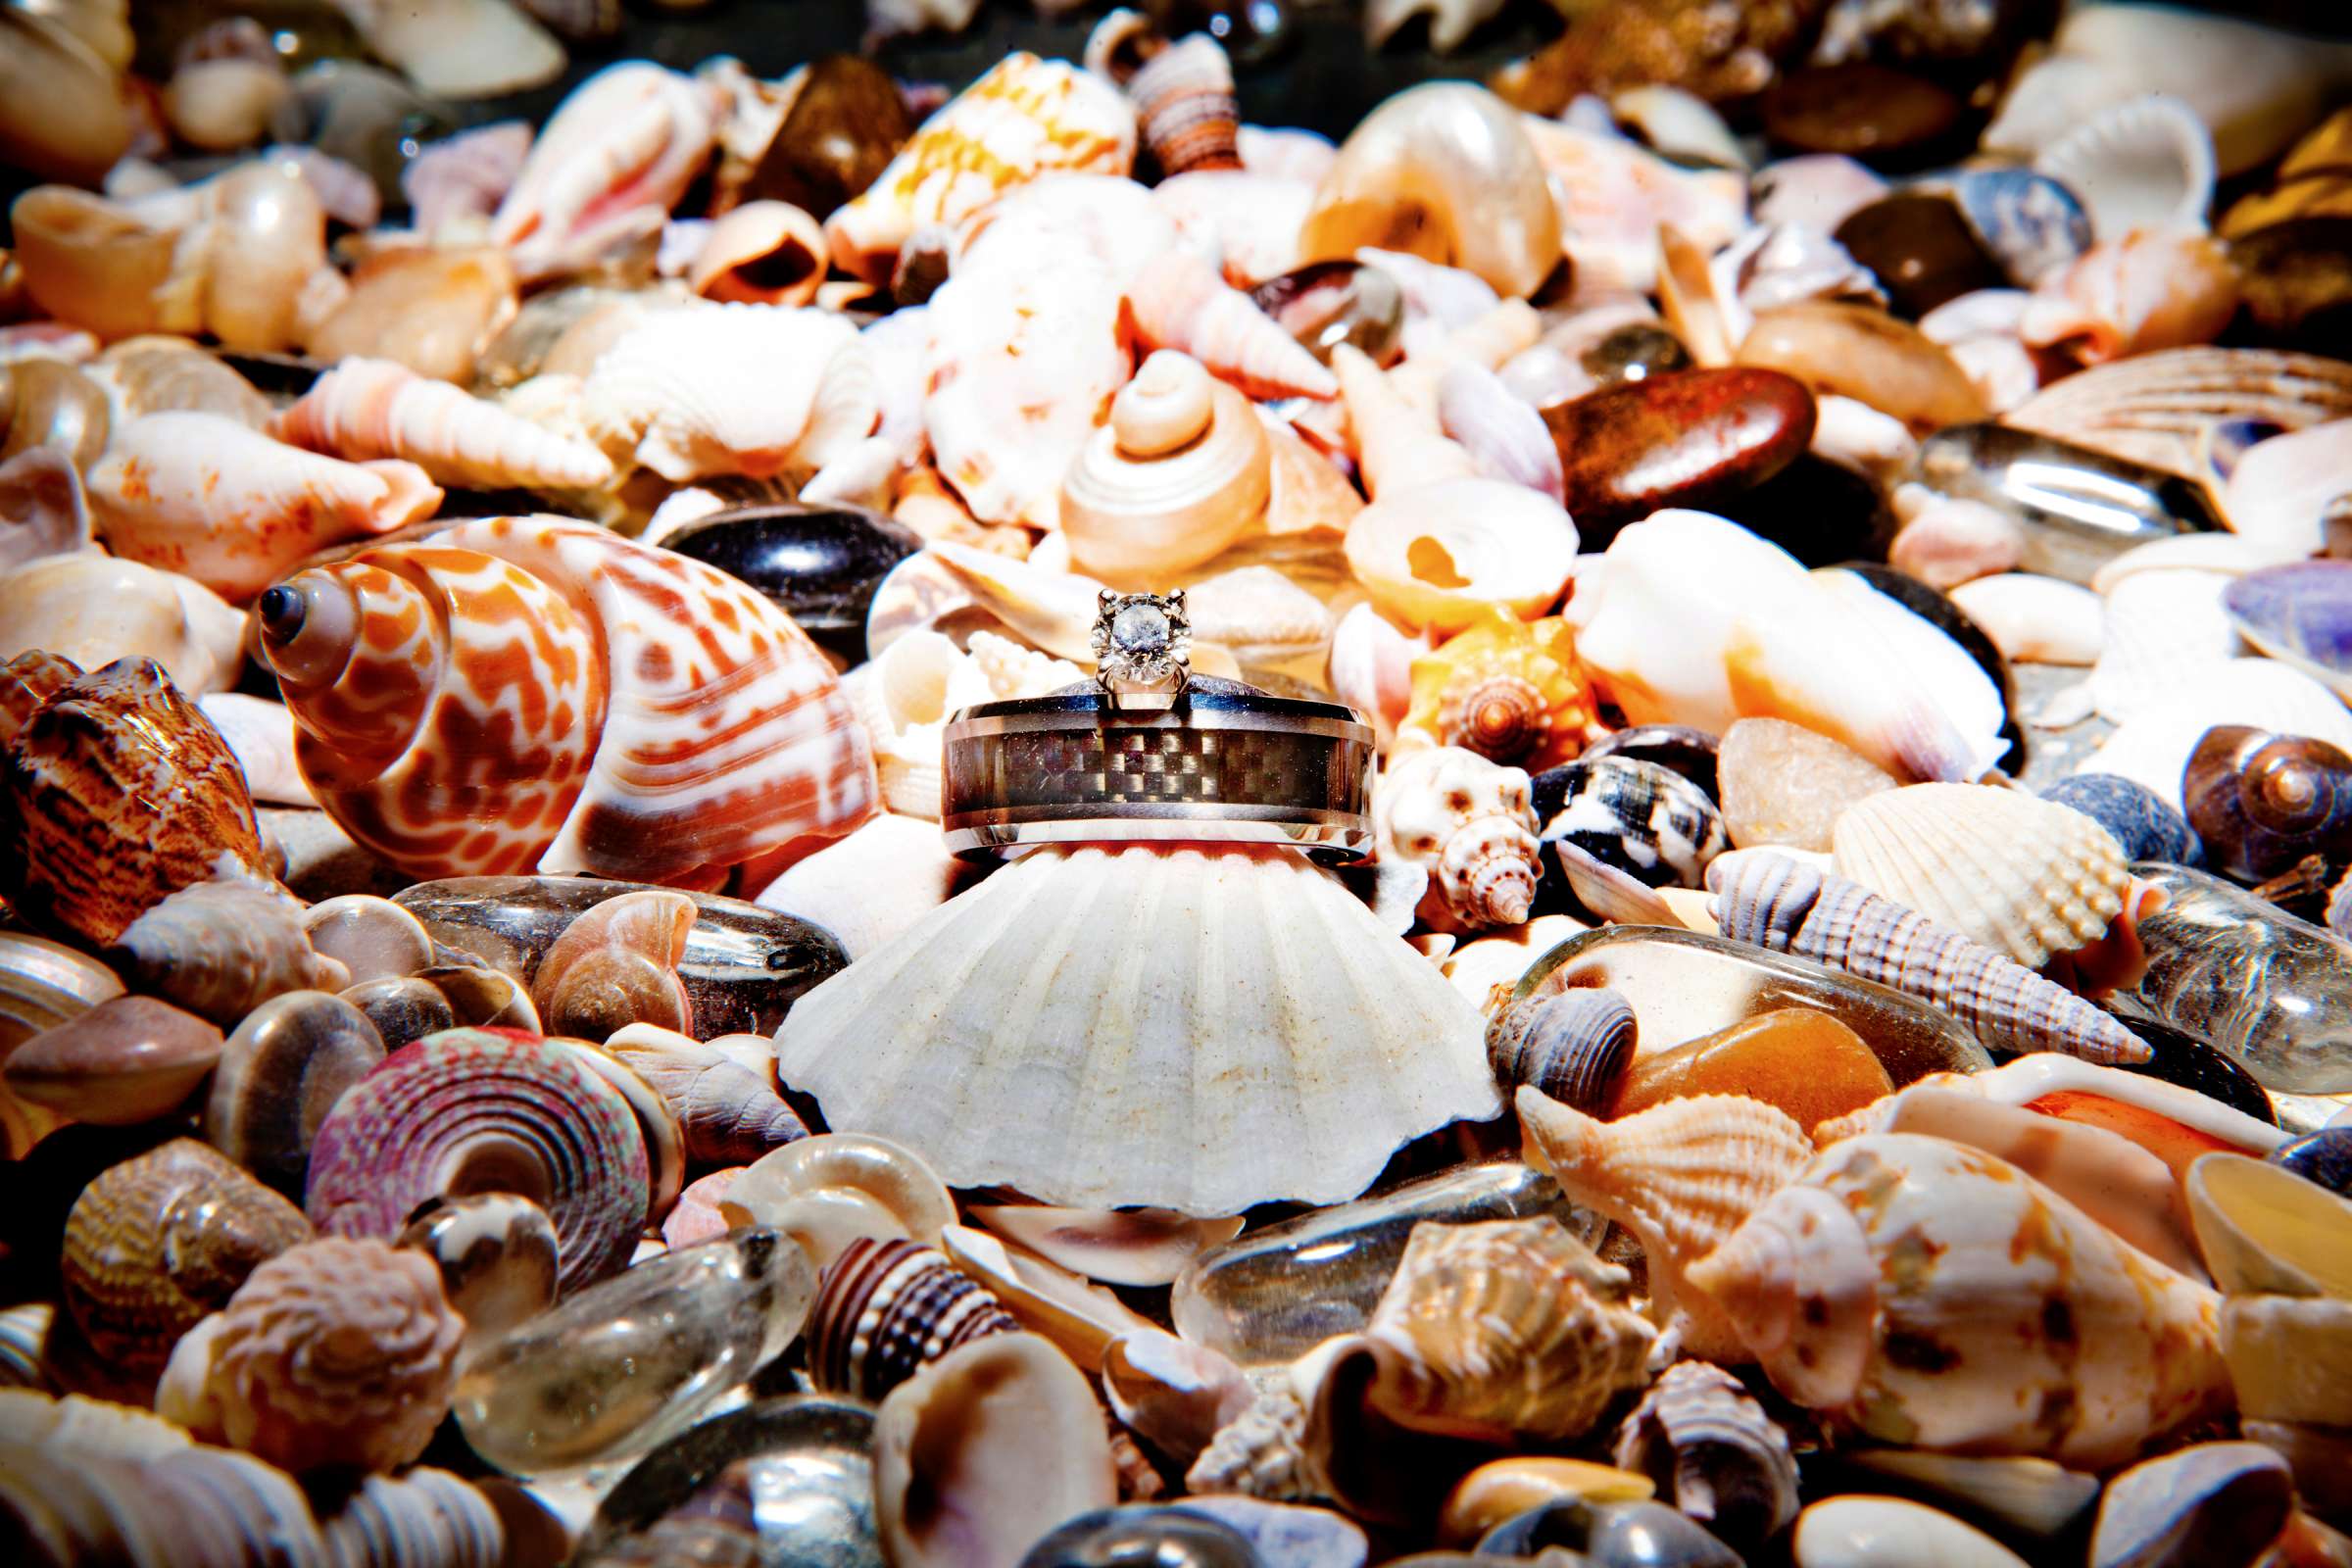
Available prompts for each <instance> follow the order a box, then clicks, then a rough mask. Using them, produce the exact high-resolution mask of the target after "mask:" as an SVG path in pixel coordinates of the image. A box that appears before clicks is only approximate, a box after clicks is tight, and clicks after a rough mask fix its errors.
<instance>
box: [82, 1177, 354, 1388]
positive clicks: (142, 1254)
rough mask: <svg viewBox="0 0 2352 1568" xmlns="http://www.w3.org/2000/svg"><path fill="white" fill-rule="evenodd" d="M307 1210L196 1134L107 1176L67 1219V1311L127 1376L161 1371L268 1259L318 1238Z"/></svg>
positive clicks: (84, 1193)
mask: <svg viewBox="0 0 2352 1568" xmlns="http://www.w3.org/2000/svg"><path fill="white" fill-rule="evenodd" d="M310 1235H311V1226H310V1222H309V1221H308V1220H306V1219H304V1218H303V1217H302V1210H300V1209H298V1208H296V1207H295V1206H294V1205H293V1204H292V1203H289V1202H287V1201H285V1200H284V1199H282V1198H280V1197H278V1196H277V1195H276V1194H275V1193H273V1192H271V1191H270V1189H269V1188H267V1187H264V1186H263V1185H262V1184H261V1183H260V1182H257V1181H255V1180H254V1179H253V1178H252V1177H250V1176H248V1175H246V1174H245V1172H243V1171H241V1170H239V1169H238V1168H237V1167H236V1166H234V1165H232V1164H230V1163H229V1162H228V1161H227V1160H226V1159H224V1158H223V1157H221V1154H219V1153H218V1152H215V1151H214V1150H212V1149H211V1148H209V1147H208V1146H206V1145H204V1144H200V1143H198V1142H196V1140H194V1139H193V1138H177V1139H173V1140H172V1142H171V1143H168V1144H166V1145H164V1146H163V1147H162V1148H161V1149H157V1150H154V1151H152V1152H148V1153H145V1154H141V1155H139V1156H138V1157H137V1158H135V1159H128V1160H124V1161H123V1163H122V1164H120V1165H117V1166H115V1167H113V1168H112V1169H110V1170H108V1171H106V1172H105V1173H104V1174H102V1175H101V1176H99V1178H98V1179H97V1180H96V1181H94V1182H92V1183H90V1185H89V1186H88V1187H86V1188H84V1189H82V1194H81V1197H80V1198H78V1199H76V1200H75V1201H74V1203H73V1212H72V1213H71V1214H70V1215H68V1217H67V1220H66V1242H65V1254H64V1257H63V1259H62V1263H61V1266H62V1269H63V1272H64V1275H65V1300H66V1309H67V1310H68V1311H69V1312H71V1313H72V1314H73V1321H74V1323H75V1324H77V1325H78V1326H79V1327H80V1329H81V1332H82V1333H83V1334H84V1335H85V1336H86V1337H87V1338H88V1339H89V1341H90V1344H91V1346H92V1347H93V1348H95V1349H97V1351H98V1352H99V1353H100V1354H101V1355H103V1356H105V1357H107V1358H109V1359H110V1360H113V1361H116V1362H118V1363H119V1364H120V1365H121V1366H122V1368H123V1371H124V1372H125V1373H128V1374H130V1375H133V1376H142V1375H143V1376H148V1377H152V1376H154V1375H155V1374H156V1373H158V1372H161V1371H162V1370H163V1367H164V1362H165V1360H166V1358H167V1357H169V1356H170V1354H171V1352H172V1342H173V1341H175V1340H177V1339H178V1338H179V1337H180V1335H182V1334H184V1333H186V1332H187V1330H188V1329H190V1328H192V1327H194V1326H195V1324H196V1322H197V1320H198V1319H200V1318H202V1317H203V1316H204V1315H205V1314H206V1313H208V1312H211V1311H215V1310H217V1309H218V1308H219V1307H220V1306H221V1304H222V1303H224V1302H226V1301H227V1300H228V1299H229V1298H230V1297H231V1296H233V1295H234V1294H235V1293H236V1290H237V1288H238V1287H239V1286H241V1285H243V1284H244V1283H245V1279H246V1276H247V1275H249V1274H251V1273H252V1272H253V1271H254V1269H255V1268H256V1267H257V1266H259V1265H260V1264H261V1263H263V1262H265V1261H267V1260H268V1259H270V1258H271V1257H274V1256H276V1255H277V1254H278V1253H279V1252H282V1251H284V1250H286V1249H287V1248H289V1247H292V1246H294V1245H295V1244H297V1243H299V1242H304V1241H308V1240H309V1239H310Z"/></svg>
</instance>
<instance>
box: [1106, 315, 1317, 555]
mask: <svg viewBox="0 0 2352 1568" xmlns="http://www.w3.org/2000/svg"><path fill="white" fill-rule="evenodd" d="M1271 461H1272V453H1271V450H1270V448H1269V447H1268V444H1267V441H1266V432H1265V427H1264V426H1263V425H1261V424H1260V423H1259V422H1258V418H1257V411H1256V410H1255V409H1254V408H1253V407H1251V405H1250V400H1249V399H1248V398H1246V397H1244V396H1243V395H1242V394H1241V393H1239V392H1237V391H1235V390H1234V389H1233V388H1232V387H1230V386H1227V385H1225V384H1224V383H1223V382H1221V381H1218V380H1216V379H1215V378H1214V377H1212V376H1211V375H1210V374H1209V373H1208V372H1207V370H1205V369H1204V368H1202V367H1201V362H1200V361H1198V360H1196V359H1193V358H1192V357H1191V356H1190V355H1186V354H1179V353H1177V352H1175V351H1174V350H1172V349H1162V350H1160V351H1159V352H1158V353H1156V354H1153V355H1152V357H1151V358H1150V359H1148V360H1146V361H1145V362H1144V363H1143V366H1142V368H1140V369H1138V370H1137V371H1136V372H1135V379H1134V380H1132V381H1130V382H1128V383H1127V384H1126V385H1125V386H1124V387H1122V388H1120V389H1119V394H1118V396H1117V397H1115V398H1113V399H1112V400H1111V405H1110V423H1109V424H1107V425H1105V426H1103V428H1102V429H1101V430H1099V431H1097V432H1096V433H1095V436H1094V438H1093V439H1092V440H1090V441H1088V442H1087V444H1086V447H1085V449H1084V450H1083V451H1081V452H1080V453H1079V454H1078V459H1077V461H1076V462H1075V463H1073V464H1071V465H1070V472H1069V477H1068V478H1066V479H1064V480H1063V481H1062V485H1061V527H1062V533H1063V535H1064V536H1065V537H1066V538H1067V539H1068V540H1069V542H1070V560H1071V562H1072V563H1073V564H1076V565H1077V566H1078V568H1079V569H1080V570H1082V571H1088V572H1092V573H1094V574H1095V575H1097V576H1099V577H1101V578H1102V579H1103V581H1105V582H1107V583H1110V584H1111V585H1112V586H1114V587H1126V586H1134V585H1143V584H1148V583H1157V582H1161V581H1164V580H1166V579H1167V578H1168V576H1169V575H1170V574H1171V573H1174V572H1179V571H1182V570H1184V569H1185V568H1187V567H1190V566H1197V565H1200V564H1201V563H1203V562H1205V561H1208V560H1210V559H1211V558H1213V557H1215V556H1217V555H1219V554H1220V553H1222V552H1223V551H1224V549H1225V548H1226V547H1227V546H1228V545H1230V544H1232V543H1233V542H1234V540H1235V539H1237V538H1239V537H1240V536H1241V534H1242V532H1243V530H1245V529H1246V528H1248V527H1249V526H1250V523H1252V522H1254V521H1256V520H1257V519H1258V518H1259V517H1260V516H1262V515H1264V514H1265V510H1266V496H1267V486H1268V481H1269V472H1270V466H1271Z"/></svg>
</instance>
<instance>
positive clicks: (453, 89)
mask: <svg viewBox="0 0 2352 1568" xmlns="http://www.w3.org/2000/svg"><path fill="white" fill-rule="evenodd" d="M339 4H340V6H341V8H342V10H343V12H344V14H345V15H347V16H349V17H350V18H351V20H352V21H353V23H354V24H356V25H358V27H359V29H360V30H361V32H363V33H364V34H366V35H367V39H368V50H369V51H370V52H371V53H372V54H374V55H375V56H376V57H377V58H379V59H382V60H385V61H388V62H390V63H391V64H392V65H394V66H397V67H398V68H399V69H400V71H401V72H402V73H403V74H405V75H406V76H407V77H408V78H409V79H410V80H411V81H413V82H415V83H416V84H417V86H418V87H420V88H422V89H423V90H424V91H425V92H428V93H430V94H432V95H433V96H434V97H436V98H497V97H501V96H503V95H505V94H507V93H515V92H522V91H524V90H525V89H527V88H531V87H537V86H541V85H543V84H545V83H547V82H550V81H553V80H554V79H555V78H556V77H558V76H560V75H562V74H563V73H564V46H563V45H562V44H560V43H558V42H557V41H556V40H555V37H554V36H553V35H552V34H550V33H549V32H548V30H547V29H546V28H544V27H542V26H540V25H539V24H538V23H536V22H534V21H532V20H531V18H530V17H529V16H528V15H527V14H526V13H525V12H523V11H522V10H521V9H520V8H518V7H516V6H514V5H510V4H508V0H425V3H423V4H418V3H417V0H398V3H393V0H339Z"/></svg>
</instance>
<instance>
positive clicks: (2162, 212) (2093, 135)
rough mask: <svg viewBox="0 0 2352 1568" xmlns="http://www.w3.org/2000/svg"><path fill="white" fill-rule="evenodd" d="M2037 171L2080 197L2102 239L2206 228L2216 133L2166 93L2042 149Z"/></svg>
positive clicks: (2124, 106) (2097, 118) (2099, 117)
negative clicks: (2137, 231) (2138, 230)
mask: <svg viewBox="0 0 2352 1568" xmlns="http://www.w3.org/2000/svg"><path fill="white" fill-rule="evenodd" d="M2034 169H2035V170H2036V171H2037V172H2040V173H2044V174H2047V175H2049V176H2050V177H2051V178H2052V179H2055V180H2057V181H2059V182H2060V183H2061V184H2063V185H2065V186H2066V188H2067V189H2068V190H2071V191H2075V192H2077V193H2079V194H2080V196H2081V197H2082V204H2083V206H2084V207H2085V208H2087V209H2088V210H2089V213H2090V221H2091V231H2092V232H2093V233H2094V234H2095V235H2096V236H2097V237H2098V238H2099V239H2101V240H2112V239H2122V238H2123V237H2124V236H2125V235H2126V234H2129V233H2131V231H2132V230H2133V229H2135V228H2173V229H2191V230H2196V229H2202V228H2204V227H2205V210H2206V209H2207V208H2208V207H2210V206H2212V205H2213V176H2214V171H2213V132H2212V131H2210V130H2208V129H2206V128H2205V122H2204V121H2202V120H2200V119H2198V118H2197V112H2196V111H2195V110H2193V109H2191V108H2189V107H2188V105H2186V104H2184V103H2182V102H2181V101H2180V99H2178V98H2171V97H2167V96H2166V95H2164V94H2163V93H2148V94H2145V95H2143V96H2141V97H2136V98H2130V99H2127V100H2125V101H2124V102H2122V103H2120V104H2110V105H2108V106H2107V107H2106V108H2104V109H2101V110H2100V111H2098V112H2097V113H2096V114H2094V115H2092V116H2091V117H2090V118H2089V119H2088V120H2086V121H2083V122H2082V123H2080V124H2078V125H2077V126H2075V128H2074V129H2073V130H2070V131H2068V132H2067V133H2066V134H2065V135H2064V136H2061V137H2060V138H2059V139H2058V140H2056V141H2054V142H2052V143H2051V144H2050V145H2049V146H2047V147H2044V148H2043V149H2042V150H2041V152H2040V153H2039V154H2038V155H2037V156H2036V157H2035V158H2034Z"/></svg>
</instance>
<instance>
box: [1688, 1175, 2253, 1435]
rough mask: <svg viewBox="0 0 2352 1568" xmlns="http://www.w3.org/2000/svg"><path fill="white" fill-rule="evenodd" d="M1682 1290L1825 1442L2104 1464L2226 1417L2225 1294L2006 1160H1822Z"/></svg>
mask: <svg viewBox="0 0 2352 1568" xmlns="http://www.w3.org/2000/svg"><path fill="white" fill-rule="evenodd" d="M1689 1283H1690V1284H1691V1286H1693V1287H1694V1288H1695V1289H1696V1290H1698V1291H1700V1292H1703V1293H1705V1294H1706V1295H1707V1296H1708V1297H1710V1298H1711V1299H1713V1301H1714V1302H1715V1304H1716V1306H1717V1307H1718V1308H1719V1309H1720V1310H1721V1311H1722V1312H1723V1314H1724V1316H1725V1318H1726V1320H1727V1321H1728V1322H1729V1323H1731V1324H1732V1325H1733V1326H1734V1327H1735V1328H1736V1329H1737V1330H1738V1332H1739V1334H1740V1338H1741V1340H1742V1341H1743V1342H1744V1343H1745V1346H1746V1348H1747V1349H1748V1350H1749V1351H1750V1352H1751V1353H1753V1354H1755V1355H1756V1356H1757V1357H1759V1358H1760V1359H1761V1360H1762V1361H1763V1363H1764V1370H1765V1373H1766V1375H1768V1376H1769V1377H1770V1378H1771V1379H1772V1381H1773V1384H1774V1386H1775V1387H1776V1388H1778V1389H1779V1390H1780V1391H1781V1392H1782V1393H1783V1394H1786V1395H1788V1396H1789V1397H1790V1398H1792V1399H1795V1400H1796V1401H1797V1402H1798V1403H1800V1404H1803V1405H1805V1406H1807V1407H1808V1408H1810V1409H1811V1410H1813V1411H1814V1412H1815V1414H1816V1415H1817V1416H1818V1417H1819V1418H1821V1419H1822V1420H1823V1421H1824V1422H1825V1423H1826V1424H1827V1425H1829V1426H1830V1427H1831V1428H1832V1429H1833V1430H1834V1431H1838V1432H1842V1433H1847V1434H1852V1435H1855V1436H1859V1437H1863V1438H1866V1439H1870V1440H1875V1441H1877V1442H1882V1443H1890V1444H1895V1445H1899V1446H1907V1447H1919V1448H1930V1449H1940V1450H1947V1451H1958V1452H1966V1453H1972V1454H2001V1453H2016V1454H2032V1455H2037V1456H2041V1457H2046V1458H2050V1459H2055V1460H2056V1461H2057V1462H2059V1463H2060V1464H2064V1465H2071V1466H2075V1467H2078V1468H2083V1469H2094V1470H2105V1469H2109V1468H2112V1467H2114V1466H2116V1465H2120V1464H2123V1463H2126V1462H2128V1461H2129V1460H2131V1459H2132V1458H2133V1457H2135V1456H2136V1455H2138V1454H2139V1453H2140V1452H2141V1451H2142V1450H2144V1449H2145V1448H2147V1447H2149V1446H2152V1445H2154V1444H2157V1443H2159V1442H2162V1441H2163V1440H2165V1439H2167V1438H2170V1437H2172V1436H2174V1435H2176V1434H2178V1433H2180V1432H2182V1431H2184V1430H2185V1429H2187V1428H2189V1427H2192V1426H2194V1425H2196V1424H2197V1423H2199V1422H2202V1421H2207V1420H2211V1419H2213V1418H2215V1417H2217V1416H2219V1415H2222V1414H2224V1413H2226V1412H2227V1411H2228V1409H2229V1402H2230V1392H2229V1375H2228V1371H2227V1369H2226V1368H2225V1367H2224V1365H2223V1363H2222V1355H2221V1347H2220V1343H2219V1338H2218V1334H2219V1326H2218V1309H2219V1305H2220V1298H2218V1297H2217V1296H2216V1295H2215V1294H2214V1292H2212V1291H2211V1290H2209V1289H2207V1288H2206V1287H2205V1286H2202V1285H2199V1284H2197V1283H2195V1282H2193V1281H2191V1280H2188V1279H2186V1278H2184V1277H2182V1276H2181V1275H2180V1274H2177V1273H2175V1272H2173V1271H2172V1270H2171V1269H2168V1268H2166V1267H2164V1266H2163V1265H2162V1264H2160V1263H2157V1262H2155V1261H2153V1260H2152V1259H2150V1258H2148V1257H2146V1256H2144V1255H2143V1254H2141V1253H2140V1252H2138V1251H2136V1250H2133V1249H2132V1248H2131V1247H2128V1246H2126V1245H2125V1244H2124V1243H2123V1242H2121V1241H2119V1240H2117V1239H2116V1238H2115V1237H2114V1236H2112V1235H2111V1234H2109V1233H2108V1232H2107V1231H2106V1230H2105V1229H2103V1228H2102V1227H2100V1226H2099V1225H2097V1224H2096V1223H2094V1222H2093V1221H2091V1220H2090V1219H2089V1218H2087V1217H2086V1216H2084V1215H2083V1214H2082V1211H2081V1210H2079V1209H2077V1208H2076V1207H2075V1206H2074V1205H2073V1204H2071V1203H2069V1202H2067V1201H2065V1200H2064V1199H2062V1198H2059V1197H2058V1196H2057V1195H2056V1194H2054V1193H2052V1192H2050V1191H2049V1190H2048V1189H2046V1188H2044V1187H2042V1186H2041V1185H2040V1184H2039V1183H2037V1182H2035V1181H2034V1179H2033V1178H2032V1177H2030V1176H2027V1175H2026V1174H2025V1173H2024V1172H2022V1171H2020V1170H2018V1169H2017V1168H2016V1167H2015V1166H2013V1165H2010V1164H2009V1163H2007V1162H2006V1161H2004V1160H2002V1159H1999V1158H1997V1157H1995V1156H1994V1155H1991V1154H1987V1153H1985V1152H1982V1151H1979V1150H1974V1149H1966V1148H1962V1147H1961V1146H1959V1145H1956V1144H1949V1143H1945V1142H1944V1141H1943V1140H1941V1139H1936V1138H1922V1137H1916V1136H1910V1135H1905V1134H1899V1133H1879V1134H1870V1135H1866V1136H1864V1137H1861V1138H1855V1139H1850V1140H1848V1141H1846V1142H1844V1143H1842V1144H1839V1145H1838V1146H1837V1147H1836V1148H1834V1149H1831V1150H1828V1151H1826V1152H1823V1153H1822V1154H1821V1156H1820V1157H1819V1158H1817V1159H1816V1160H1814V1161H1813V1162H1812V1163H1811V1164H1810V1165H1809V1166H1808V1167H1806V1169H1805V1170H1804V1172H1803V1173H1802V1174H1801V1175H1800V1176H1799V1177H1798V1178H1797V1179H1796V1180H1795V1181H1794V1182H1793V1183H1792V1184H1791V1185H1789V1187H1787V1188H1786V1189H1785V1190H1784V1191H1782V1192H1781V1193H1779V1194H1778V1195H1776V1196H1774V1197H1773V1198H1772V1199H1771V1200H1770V1201H1767V1202H1766V1203H1764V1204H1763V1205H1762V1206H1761V1207H1760V1208H1759V1209H1758V1210H1757V1211H1756V1213H1755V1214H1754V1215H1753V1216H1752V1217H1751V1218H1750V1219H1749V1220H1748V1221H1747V1223H1746V1224H1745V1225H1743V1226H1742V1227H1740V1230H1739V1232H1738V1233H1737V1234H1735V1235H1734V1236H1733V1237H1732V1238H1731V1239H1730V1240H1728V1241H1727V1242H1726V1243H1725V1244H1724V1245H1723V1246H1722V1247H1721V1248H1720V1249H1719V1250H1717V1251H1716V1252H1715V1253H1714V1255H1712V1256H1711V1257H1708V1258H1706V1259H1704V1260H1702V1261H1701V1262H1699V1263H1698V1264H1696V1265H1695V1266H1694V1267H1692V1268H1691V1271H1690V1275H1689Z"/></svg>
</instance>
